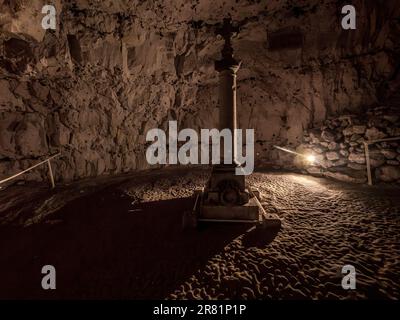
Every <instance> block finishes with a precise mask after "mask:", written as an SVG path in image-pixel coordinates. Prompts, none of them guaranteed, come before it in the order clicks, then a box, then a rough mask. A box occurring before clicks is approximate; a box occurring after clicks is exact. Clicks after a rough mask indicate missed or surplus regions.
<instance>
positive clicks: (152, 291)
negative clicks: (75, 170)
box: [0, 170, 400, 299]
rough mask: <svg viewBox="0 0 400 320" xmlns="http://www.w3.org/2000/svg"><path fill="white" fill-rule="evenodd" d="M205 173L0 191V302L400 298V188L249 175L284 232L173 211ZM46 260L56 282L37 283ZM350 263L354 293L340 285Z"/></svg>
mask: <svg viewBox="0 0 400 320" xmlns="http://www.w3.org/2000/svg"><path fill="white" fill-rule="evenodd" d="M207 177H208V172H206V171H203V170H195V171H192V172H189V171H187V170H185V171H182V170H179V171H177V170H164V171H152V172H143V173H140V174H135V175H127V176H122V177H117V178H101V179H96V180H91V181H81V182H79V183H75V184H71V185H69V186H62V187H58V188H57V189H56V190H54V191H49V189H48V188H47V187H46V186H35V185H25V186H10V187H8V188H5V189H2V190H0V298H1V299H15V298H18V299H31V298H51V299H52V298H54V299H55V298H57V299H59V298H76V299H85V298H91V299H98V298H113V299H114V298H115V299H117V298H118V299H119V298H132V299H270V298H273V299H294V298H305V299H308V298H311V299H348V298H353V299H364V298H390V299H399V298H400V279H399V277H398V275H399V274H400V241H399V240H400V197H399V195H400V192H399V191H400V188H398V187H395V186H387V185H386V186H384V185H379V186H373V187H368V186H360V185H347V184H342V183H337V182H333V181H329V180H325V179H317V178H312V177H309V176H303V175H298V174H291V173H276V172H275V173H263V172H259V173H255V174H253V175H252V176H251V177H250V178H249V179H248V181H249V183H250V184H251V185H253V186H255V187H258V188H259V189H260V190H261V192H262V196H263V201H264V205H265V208H266V210H267V211H270V212H276V213H277V214H278V215H279V217H280V218H281V219H282V228H281V229H280V230H262V229H261V230H260V229H254V228H251V227H250V226H248V225H232V224H228V225H226V224H206V225H201V226H200V227H199V229H198V230H194V231H189V232H187V231H186V232H185V231H183V230H182V228H181V217H182V213H183V211H184V210H185V209H189V208H190V207H191V205H192V202H193V200H192V199H191V198H190V196H191V194H192V192H193V190H194V189H196V188H200V187H202V186H203V184H204V182H205V181H206V179H207ZM48 264H50V265H54V266H55V268H56V270H57V289H56V290H50V291H44V290H43V289H42V288H41V280H42V277H43V275H42V274H41V268H42V266H44V265H48ZM346 264H351V265H353V266H354V267H355V268H356V272H357V274H356V280H357V282H356V286H357V287H356V290H349V291H346V290H344V289H342V287H341V281H342V274H341V270H342V267H343V266H344V265H346Z"/></svg>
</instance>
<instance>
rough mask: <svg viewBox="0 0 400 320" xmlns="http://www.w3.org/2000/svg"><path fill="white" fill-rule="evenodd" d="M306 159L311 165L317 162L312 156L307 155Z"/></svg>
mask: <svg viewBox="0 0 400 320" xmlns="http://www.w3.org/2000/svg"><path fill="white" fill-rule="evenodd" d="M306 159H307V161H308V162H309V163H310V164H313V163H314V162H315V157H314V156H313V155H312V154H309V155H307V156H306Z"/></svg>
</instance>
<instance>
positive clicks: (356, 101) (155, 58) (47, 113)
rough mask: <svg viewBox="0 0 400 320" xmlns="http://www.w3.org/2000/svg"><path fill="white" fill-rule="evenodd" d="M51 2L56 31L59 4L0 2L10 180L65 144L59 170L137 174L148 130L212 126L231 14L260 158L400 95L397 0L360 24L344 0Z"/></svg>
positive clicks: (363, 10)
mask: <svg viewBox="0 0 400 320" xmlns="http://www.w3.org/2000/svg"><path fill="white" fill-rule="evenodd" d="M50 2H51V3H53V4H54V5H55V6H56V8H57V29H56V30H55V31H44V30H43V29H42V28H41V20H42V18H43V16H44V15H43V14H41V8H42V6H43V5H44V4H49V1H43V0H30V1H27V0H0V133H1V134H0V178H3V177H6V176H9V175H11V174H13V173H15V172H18V171H20V170H22V169H25V168H27V167H28V166H29V165H32V164H34V163H36V162H37V161H38V160H39V159H42V158H43V157H45V156H46V155H49V154H53V153H55V152H58V151H61V157H59V158H58V159H57V160H56V161H54V167H55V175H56V179H57V180H62V181H70V180H73V179H80V178H85V177H91V176H98V175H105V174H117V173H121V172H126V171H132V170H140V169H144V168H148V164H147V162H146V160H145V150H146V146H147V144H146V141H145V137H146V132H147V131H148V130H149V129H151V128H155V127H157V128H166V127H167V123H168V121H169V120H177V121H178V123H179V127H180V128H181V129H183V128H187V127H190V128H195V129H200V128H213V127H215V126H216V125H217V121H218V101H217V85H218V74H217V73H216V71H215V70H214V60H216V59H219V58H220V54H219V52H220V50H221V47H222V44H223V43H222V40H221V39H220V38H218V37H217V36H215V28H216V26H217V25H218V23H220V22H221V21H222V19H223V18H224V17H226V16H227V15H231V16H232V19H233V20H234V22H236V23H237V24H238V25H239V26H240V29H241V31H240V33H239V35H237V36H236V37H235V38H234V40H233V45H234V48H235V54H236V57H238V58H240V59H241V60H242V67H241V69H240V70H239V73H238V109H239V125H240V127H242V128H254V129H255V134H256V140H257V142H256V164H257V165H280V166H284V165H285V163H286V160H287V158H286V157H287V155H283V154H282V153H281V152H279V151H277V150H275V149H274V148H273V145H288V144H290V145H298V144H299V143H300V142H301V141H302V138H303V132H304V130H306V129H307V128H311V127H315V126H317V125H319V124H321V123H322V122H323V121H324V120H326V119H327V118H328V117H329V116H334V115H340V114H344V113H348V112H356V111H358V110H360V109H361V107H362V106H365V105H372V104H378V103H383V102H384V103H386V104H387V105H395V104H396V101H397V100H398V98H397V96H396V95H397V93H398V92H399V87H400V86H399V83H400V76H399V72H398V71H399V47H398V39H399V34H400V31H399V20H398V17H399V6H398V5H397V2H396V1H394V0H392V1H353V4H354V5H355V7H356V9H357V30H351V31H348V30H347V31H346V30H342V28H341V25H340V20H341V14H340V11H341V7H342V5H344V4H345V3H343V4H342V3H341V1H333V0H332V1H329V0H327V1H319V0H318V1H317V0H315V1H304V2H299V1H289V0H285V1H284V0H279V1H262V0H261V1H251V0H240V1H233V0H229V1H226V0H225V1H222V0H216V1H210V0H200V1H190V0H176V1H172V0H171V1H139V0H136V1H135V0H132V1H128V0H120V1H91V0H71V1H50ZM45 175H46V172H45V171H40V170H38V171H35V172H31V173H30V174H28V175H26V176H24V177H23V179H28V180H42V179H44V178H45Z"/></svg>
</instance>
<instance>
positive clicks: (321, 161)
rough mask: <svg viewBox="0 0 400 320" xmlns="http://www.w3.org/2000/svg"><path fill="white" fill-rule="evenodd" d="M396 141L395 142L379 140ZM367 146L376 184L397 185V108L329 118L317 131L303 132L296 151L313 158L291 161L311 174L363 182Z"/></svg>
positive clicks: (399, 128) (399, 114) (399, 156)
mask: <svg viewBox="0 0 400 320" xmlns="http://www.w3.org/2000/svg"><path fill="white" fill-rule="evenodd" d="M388 138H389V139H392V138H399V139H396V140H393V141H392V140H389V141H380V140H382V139H383V140H385V139H388ZM365 142H366V143H368V149H369V159H370V167H371V172H372V176H373V177H374V179H375V181H383V182H397V183H400V109H398V108H388V107H377V108H374V109H372V110H368V111H365V112H363V113H361V114H358V115H355V114H353V115H347V116H341V117H337V118H330V119H327V120H326V121H325V122H324V125H323V126H321V127H320V128H316V129H312V130H309V131H306V132H305V133H304V136H303V143H302V144H300V145H299V146H298V147H297V149H296V151H297V152H298V153H299V154H301V155H313V156H314V157H315V161H312V162H311V161H308V160H307V158H305V157H304V156H300V155H299V156H297V157H296V158H295V160H294V163H295V165H296V166H297V168H299V169H302V170H305V172H307V173H310V174H313V175H322V176H326V177H331V178H334V179H337V180H341V181H346V182H355V183H364V182H366V180H367V166H366V159H367V155H366V152H365Z"/></svg>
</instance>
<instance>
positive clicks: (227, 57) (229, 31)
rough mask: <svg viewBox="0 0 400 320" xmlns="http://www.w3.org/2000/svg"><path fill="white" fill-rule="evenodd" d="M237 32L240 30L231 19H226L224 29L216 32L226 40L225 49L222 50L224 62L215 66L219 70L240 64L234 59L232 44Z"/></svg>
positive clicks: (218, 62)
mask: <svg viewBox="0 0 400 320" xmlns="http://www.w3.org/2000/svg"><path fill="white" fill-rule="evenodd" d="M237 32H239V28H238V27H235V26H233V25H232V21H231V18H225V19H224V23H223V24H222V27H221V28H218V29H217V30H216V34H218V35H221V36H222V37H223V39H224V40H225V44H224V48H223V49H222V60H220V61H217V62H216V64H215V66H216V69H217V70H218V69H222V68H227V67H230V66H236V65H239V64H240V63H239V62H237V61H236V60H235V59H234V58H233V48H232V43H231V38H232V36H233V35H234V34H235V33H237Z"/></svg>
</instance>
